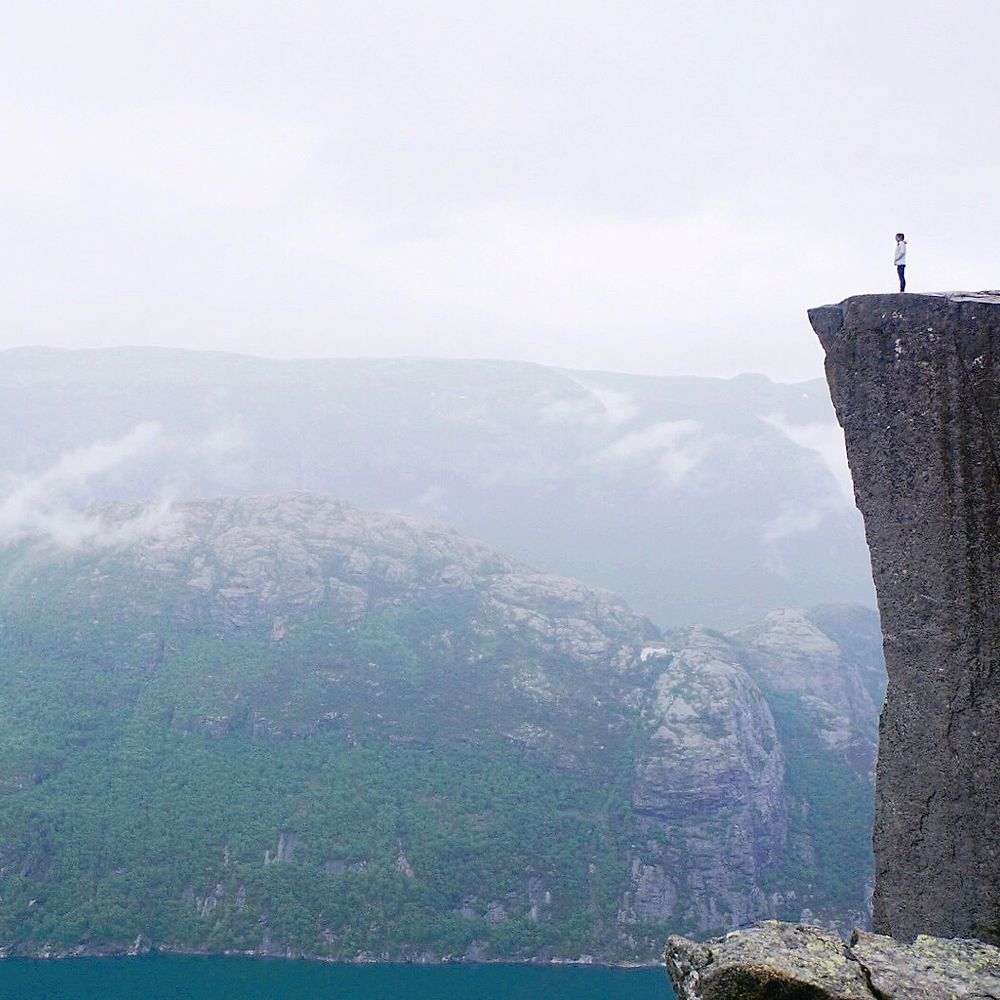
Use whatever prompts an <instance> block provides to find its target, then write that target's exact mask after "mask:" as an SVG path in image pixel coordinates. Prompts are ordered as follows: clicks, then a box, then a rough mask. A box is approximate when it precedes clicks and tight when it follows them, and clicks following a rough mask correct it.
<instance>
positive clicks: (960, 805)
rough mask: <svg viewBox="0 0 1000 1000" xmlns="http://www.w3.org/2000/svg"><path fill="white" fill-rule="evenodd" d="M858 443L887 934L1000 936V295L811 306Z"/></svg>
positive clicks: (878, 901) (852, 453) (880, 915)
mask: <svg viewBox="0 0 1000 1000" xmlns="http://www.w3.org/2000/svg"><path fill="white" fill-rule="evenodd" d="M809 318H810V321H811V323H812V325H813V328H814V329H815V331H816V333H817V334H818V336H819V339H820V341H821V343H822V345H823V348H824V350H825V351H826V372H827V379H828V381H829V384H830V391H831V395H832V397H833V402H834V406H835V408H836V411H837V417H838V419H839V420H840V423H841V424H842V426H843V428H844V432H845V436H846V440H847V451H848V457H849V460H850V465H851V471H852V473H853V477H854V484H855V495H856V499H857V503H858V507H859V508H860V509H861V512H862V514H863V515H864V519H865V529H866V532H867V536H868V543H869V546H870V548H871V555H872V566H873V571H874V577H875V584H876V589H877V591H878V601H879V609H880V612H881V616H882V629H883V635H884V648H885V658H886V665H887V668H888V672H889V687H888V694H887V699H886V704H885V708H884V710H883V713H882V718H881V723H880V743H879V755H878V768H877V779H876V789H877V791H876V800H877V804H876V820H875V838H874V839H875V855H876V878H875V894H874V927H875V929H876V930H878V931H882V932H885V933H888V934H891V935H892V936H893V937H896V938H899V939H903V940H910V939H912V938H913V937H914V936H915V935H917V934H923V933H928V934H935V935H942V936H945V937H975V938H980V939H982V940H984V941H988V942H991V943H996V942H998V941H1000V853H998V851H997V844H998V843H1000V808H998V805H1000V801H998V800H1000V769H998V764H997V761H998V759H1000V607H998V601H997V578H998V572H997V570H998V565H997V564H998V560H1000V503H998V500H1000V466H998V440H1000V362H998V361H997V351H996V349H995V348H996V344H997V343H998V342H1000V292H983V293H952V294H946V295H863V296H856V297H854V298H849V299H846V300H845V301H844V302H842V303H840V304H839V305H833V306H823V307H821V308H818V309H813V310H811V311H810V313H809Z"/></svg>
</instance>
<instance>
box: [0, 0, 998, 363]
mask: <svg viewBox="0 0 1000 1000" xmlns="http://www.w3.org/2000/svg"><path fill="white" fill-rule="evenodd" d="M859 24H861V25H864V30H859V28H858V25H859ZM996 27H1000V13H998V12H997V10H996V9H995V7H993V6H987V5H986V4H984V3H981V2H966V3H960V4H959V5H957V7H956V6H955V5H952V6H949V7H948V8H947V9H943V8H942V9H934V10H926V9H923V10H920V9H915V8H913V7H912V5H906V4H903V3H902V2H901V0H891V2H888V3H885V4H880V5H878V6H877V7H875V8H873V7H871V6H870V5H867V4H862V3H860V0H851V2H847V3H844V4H840V5H836V6H831V5H826V4H822V5H821V4H815V3H796V4H792V3H788V2H776V3H771V4H769V5H753V6H751V7H745V6H744V7H739V6H737V7H734V6H732V5H729V4H725V3H722V2H710V3H700V4H693V3H689V2H686V0H683V2H682V0H676V2H672V3H668V4H662V3H653V2H640V3H637V4H633V5H630V6H629V7H628V8H627V9H626V10H622V9H620V8H615V7H612V6H610V5H607V4H604V3H600V2H588V0H584V2H581V3H577V4H573V5H572V6H569V5H567V4H565V3H560V2H558V0H547V2H541V3H532V4H530V5H529V4H526V3H522V2H515V3H513V4H512V5H506V6H505V7H503V8H502V9H499V8H485V7H483V8H469V7H468V6H466V5H459V4H455V3H450V2H441V3H436V4H433V5H429V6H425V7H422V8H408V7H404V6H402V5H396V4H390V3H384V2H382V3H379V2H376V3H365V4H361V3H358V2H356V0H340V2H337V3H333V4H324V5H318V6H305V7H296V8H294V9H291V8H288V7H287V6H285V5H282V4H277V3H274V2H268V0H256V2H249V3H246V2H241V3H235V2H231V0H224V2H220V3H218V4H213V5H212V6H211V7H210V8H207V7H205V6H204V5H201V4H195V3H192V2H185V0H181V2H178V3H176V4H171V5H169V6H165V5H157V4H150V3H129V4H126V3H122V2H116V0H105V2H93V3H88V4H85V5H73V6H67V5H60V4H52V3H40V4H32V5H19V6H17V7H16V8H15V9H13V10H12V11H11V16H10V18H9V23H8V24H7V25H6V28H7V30H6V31H5V33H4V37H3V39H2V40H0V52H2V54H3V59H2V62H0V65H2V66H3V69H2V70H0V79H2V80H3V83H4V88H3V98H2V99H0V123H2V125H3V128H4V134H5V138H6V143H5V146H6V150H5V153H6V155H5V157H4V161H3V163H2V164H0V219H2V223H3V225H4V227H5V230H6V232H7V234H8V238H7V240H5V242H4V249H3V251H2V257H0V289H2V291H3V295H4V300H5V302H6V303H7V313H6V323H5V324H4V332H3V333H2V334H0V347H4V346H13V345H15V344H17V345H22V344H23V345H32V344H44V345H51V346H64V347H97V346H110V345H118V344H161V345H163V346H176V347H187V348H207V349H215V350H228V351H234V352H236V353H245V354H253V355H259V356H265V357H268V356H270V357H317V356H320V357H322V356H373V357H382V356H414V355H416V356H435V357H437V356H440V357H470V358H482V357H494V358H497V359H519V360H520V359H523V360H527V361H534V362H538V363H541V364H546V365H551V366H555V367H565V368H573V369H584V370H612V371H615V370H617V371H625V372H630V373H638V374H652V375H661V374H663V375H666V374H679V373H685V374H688V373H689V374H695V375H709V376H722V377H725V376H731V375H734V374H737V373H740V372H745V371H755V372H761V373H764V374H767V375H768V376H769V377H772V378H775V379H777V380H780V381H799V380H803V379H806V378H811V377H818V376H819V375H821V352H820V349H819V346H818V344H817V343H816V340H815V337H814V336H813V334H812V331H811V330H810V329H809V325H808V322H807V319H806V309H807V308H809V307H810V306H814V305H819V304H822V303H825V302H831V301H839V300H840V299H842V298H844V297H846V296H847V295H850V294H854V293H859V292H870V291H880V290H882V291H891V290H893V288H894V283H895V274H894V271H893V268H892V251H893V247H894V241H893V234H894V233H896V232H897V231H899V230H901V229H902V230H904V231H905V232H906V233H907V235H908V238H909V245H910V257H909V287H910V290H911V291H920V290H929V289H933V290H937V289H942V288H970V289H977V288H984V287H991V286H995V285H997V284H1000V280H998V279H997V277H996V276H997V275H998V274H1000V250H998V249H997V246H996V240H995V237H994V233H995V232H996V230H997V228H998V223H1000V207H997V205H996V203H995V200H994V199H991V198H990V197H989V193H990V192H991V191H992V188H993V176H992V174H993V170H992V164H993V162H994V160H995V152H996V141H995V140H994V139H993V137H992V134H991V132H990V130H989V129H986V128H983V127H982V125H981V122H980V121H979V119H978V118H977V116H976V115H974V114H967V115H963V114H961V109H963V108H965V107H967V106H969V104H970V102H972V103H973V106H974V102H975V101H976V100H977V99H978V97H979V96H980V95H982V94H988V93H991V92H993V91H994V90H995V89H996V85H997V82H998V81H997V76H998V72H997V68H996V62H995V59H994V57H993V53H992V45H993V43H992V39H993V37H994V36H995V31H992V30H990V29H991V28H996Z"/></svg>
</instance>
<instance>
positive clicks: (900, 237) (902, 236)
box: [896, 233, 906, 243]
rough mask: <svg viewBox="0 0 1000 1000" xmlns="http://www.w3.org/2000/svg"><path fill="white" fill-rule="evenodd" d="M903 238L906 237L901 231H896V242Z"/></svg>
mask: <svg viewBox="0 0 1000 1000" xmlns="http://www.w3.org/2000/svg"><path fill="white" fill-rule="evenodd" d="M905 239H906V237H905V236H904V235H903V234H902V233H896V242H897V243H899V242H901V241H902V240H905Z"/></svg>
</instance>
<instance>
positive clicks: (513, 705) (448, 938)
mask: <svg viewBox="0 0 1000 1000" xmlns="http://www.w3.org/2000/svg"><path fill="white" fill-rule="evenodd" d="M90 527H91V530H90V531H89V533H88V536H87V537H88V539H89V541H88V543H87V544H86V545H85V546H81V547H77V548H73V549H66V548H58V547H56V546H55V545H54V544H53V543H51V542H50V541H47V540H46V539H44V538H40V537H23V538H21V539H20V540H18V541H16V542H12V543H10V544H8V545H6V546H5V547H2V548H0V717H2V718H3V720H4V725H3V727H2V729H0V952H2V953H3V954H39V953H46V954H66V953H74V952H76V953H81V952H88V953H102V952H118V951H127V950H136V949H144V948H148V947H150V946H154V947H159V948H173V949H179V950H189V951H199V950H206V951H215V952H222V951H241V952H253V953H258V954H291V955H298V954H304V955H315V956H324V957H331V958H340V959H349V960H359V959H365V958H369V959H371V958H391V959H418V958H421V957H422V958H425V959H428V960H433V959H438V958H443V957H466V958H470V959H476V958H496V957H505V958H538V959H543V960H544V959H555V958H574V959H575V958H579V957H580V956H581V955H592V956H595V957H596V958H598V959H601V960H606V961H626V960H632V961H634V960H638V961H643V960H651V959H654V958H655V957H656V956H657V954H658V951H659V949H660V948H661V946H662V941H663V939H664V935H665V933H666V932H667V931H668V930H671V931H672V930H682V931H688V932H698V933H700V932H706V933H707V932H710V931H712V930H717V929H726V928H728V927H731V926H734V925H736V924H739V923H741V922H744V921H746V920H750V919H755V918H757V917H760V916H779V917H780V916H792V917H796V918H797V917H799V916H800V914H801V912H802V911H803V909H804V908H808V909H809V910H810V912H811V913H813V914H814V915H815V918H816V919H818V920H822V921H825V922H833V923H837V922H841V923H846V922H851V921H854V920H856V919H858V916H859V914H861V919H862V920H863V913H862V911H863V907H864V896H865V883H866V880H867V879H868V877H869V871H870V857H869V853H868V846H867V838H868V833H867V826H866V824H868V823H870V800H871V784H870V769H871V759H872V753H873V747H874V740H875V732H874V721H875V720H874V715H873V714H872V713H873V711H874V709H873V704H874V703H873V698H872V697H868V700H867V701H865V700H864V698H862V697H861V696H860V695H858V693H857V692H858V690H859V689H860V690H866V689H865V688H864V684H865V683H867V680H865V679H866V678H869V674H873V672H874V673H877V666H873V664H875V663H876V662H877V652H876V653H875V654H873V653H872V648H871V643H870V636H869V635H868V634H867V633H865V629H864V628H863V627H860V626H858V625H857V623H854V624H852V621H851V615H858V614H860V615H861V616H862V619H863V622H862V624H863V625H864V626H865V627H867V626H868V625H869V624H870V623H868V621H867V618H865V616H866V615H868V616H869V617H870V614H869V613H867V612H861V611H858V610H856V609H847V610H844V609H836V608H827V609H825V610H823V611H822V613H820V612H816V613H813V614H812V615H807V614H803V613H800V612H782V613H777V615H776V616H769V617H768V619H765V620H764V621H763V622H761V623H759V624H758V625H757V626H754V627H752V628H751V629H750V630H748V631H747V632H746V634H741V635H739V636H734V637H724V636H721V635H718V634H716V633H711V632H708V631H706V630H704V629H694V630H687V631H685V632H681V633H677V634H674V635H670V636H667V637H664V636H662V635H660V634H659V633H658V632H657V630H656V629H655V628H654V627H653V626H652V625H651V624H650V623H649V622H648V621H646V620H645V619H643V618H641V617H639V616H636V615H635V614H633V613H632V612H630V611H629V610H628V608H626V607H625V606H624V605H623V604H622V603H621V602H619V601H618V600H617V599H616V598H614V597H613V596H612V595H610V594H608V593H606V592H602V591H595V590H593V589H589V588H587V587H584V586H582V585H581V584H578V583H576V582H574V581H571V580H567V579H564V578H561V577H554V576H550V575H546V574H541V573H538V572H536V571H534V570H532V569H531V568H530V567H528V566H526V565H524V564H523V563H520V562H518V561H516V560H512V559H508V558H506V557H504V556H502V555H500V554H498V553H497V552H495V551H494V550H492V549H491V548H489V547H488V546H486V545H483V544H480V543H477V542H472V541H469V540H467V539H463V538H461V537H460V536H457V535H455V534H454V533H452V532H450V531H447V530H445V529H442V528H438V527H434V526H430V525H427V524H424V523H421V522H418V521H416V520H414V519H411V518H407V517H403V516H398V515H387V514H373V513H370V512H365V511H360V510H358V509H356V508H353V507H350V506H348V505H346V504H344V503H341V502H338V501H335V500H331V499H328V498H325V497H321V496H316V495H310V494H291V495H283V496H278V497H256V498H254V497H251V498H243V499H224V500H210V501H194V502H190V503H185V504H182V505H178V506H177V507H176V508H174V509H173V510H170V511H153V512H150V511H149V510H147V509H145V508H143V507H142V506H141V505H138V504H118V505H107V506H104V507H102V508H100V509H98V510H95V511H94V512H93V515H92V521H91V524H90ZM824 629H825V630H826V631H824ZM838 629H839V630H840V633H839V634H838ZM876 632H877V629H876ZM833 634H838V640H837V641H834V639H833V638H831V635H833ZM845 637H846V638H845ZM876 648H877V647H876ZM817 673H818V674H820V675H822V676H824V677H827V678H828V683H827V684H826V686H825V687H824V688H823V689H822V690H820V689H817V688H815V685H813V684H812V682H810V681H809V677H811V676H813V675H815V674H817ZM837 677H839V678H840V683H839V686H838V683H837V680H836V678H837ZM875 683H876V685H877V683H878V681H877V679H876V681H875ZM804 692H805V693H804ZM852 699H854V700H853V701H852ZM831 858H833V859H835V860H836V864H835V865H834V866H833V867H831V865H830V859H831ZM820 873H822V875H821V874H820Z"/></svg>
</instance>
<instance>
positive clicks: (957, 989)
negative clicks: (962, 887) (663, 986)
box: [666, 921, 1000, 1000]
mask: <svg viewBox="0 0 1000 1000" xmlns="http://www.w3.org/2000/svg"><path fill="white" fill-rule="evenodd" d="M666 962H667V973H668V974H669V976H670V979H671V982H672V983H673V985H674V989H675V990H676V991H677V996H678V998H679V1000H947V998H963V1000H964V998H968V1000H973V998H975V1000H987V998H993V1000H996V998H1000V950H998V949H997V948H994V947H992V946H991V945H987V944H983V943H981V942H979V941H971V940H969V941H966V940H948V939H944V938H934V937H927V936H923V935H921V936H920V937H918V938H917V939H916V941H914V943H913V944H909V945H908V944H902V943H901V942H899V941H894V940H892V938H888V937H883V936H882V935H880V934H868V933H865V932H864V931H856V932H855V934H854V936H853V938H852V939H851V943H850V944H849V945H848V944H847V943H845V942H844V941H842V940H841V939H840V938H839V937H837V936H836V935H835V934H832V933H830V932H829V931H826V930H823V929H821V928H819V927H808V926H804V925H802V924H782V923H777V922H775V921H767V922H765V923H761V924H757V925H756V926H755V927H751V928H748V929H746V930H741V931H733V932H732V933H730V934H727V935H726V936H725V937H723V938H717V939H715V940H713V941H706V942H704V943H700V944H699V943H697V942H694V941H689V940H688V939H687V938H683V937H671V938H670V940H669V942H668V943H667V953H666Z"/></svg>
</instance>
